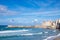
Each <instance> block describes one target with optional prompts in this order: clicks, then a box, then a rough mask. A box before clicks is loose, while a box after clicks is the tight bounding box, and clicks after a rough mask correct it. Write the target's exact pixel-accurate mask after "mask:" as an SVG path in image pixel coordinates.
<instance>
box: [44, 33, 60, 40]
mask: <svg viewBox="0 0 60 40" xmlns="http://www.w3.org/2000/svg"><path fill="white" fill-rule="evenodd" d="M56 37H60V33H59V34H58V35H55V36H49V37H47V38H46V39H44V40H53V39H55V38H56Z"/></svg>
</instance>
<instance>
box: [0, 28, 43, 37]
mask: <svg viewBox="0 0 60 40" xmlns="http://www.w3.org/2000/svg"><path fill="white" fill-rule="evenodd" d="M38 34H40V35H41V34H43V32H36V33H31V32H30V30H25V29H23V30H13V31H11V30H7V31H0V37H1V36H20V35H21V36H30V35H38Z"/></svg>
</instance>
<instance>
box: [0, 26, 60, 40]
mask: <svg viewBox="0 0 60 40" xmlns="http://www.w3.org/2000/svg"><path fill="white" fill-rule="evenodd" d="M22 30H24V31H22ZM2 31H3V32H2ZM6 31H7V33H6ZM8 31H10V32H11V33H9V32H8ZM1 32H2V33H1ZM59 33H60V31H59V30H52V29H42V28H7V27H4V28H0V40H44V39H46V38H47V37H49V36H54V35H57V34H59Z"/></svg>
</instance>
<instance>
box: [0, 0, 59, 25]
mask: <svg viewBox="0 0 60 40" xmlns="http://www.w3.org/2000/svg"><path fill="white" fill-rule="evenodd" d="M59 18H60V0H0V25H6V24H8V25H12V24H13V25H20V24H21V25H32V24H40V23H42V22H43V21H46V20H57V19H59Z"/></svg>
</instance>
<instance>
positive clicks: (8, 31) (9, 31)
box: [0, 29, 29, 33]
mask: <svg viewBox="0 0 60 40" xmlns="http://www.w3.org/2000/svg"><path fill="white" fill-rule="evenodd" d="M26 31H29V30H25V29H23V30H6V31H0V33H12V32H26Z"/></svg>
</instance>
